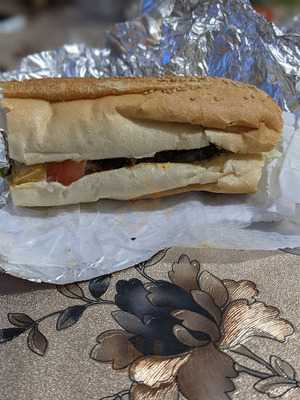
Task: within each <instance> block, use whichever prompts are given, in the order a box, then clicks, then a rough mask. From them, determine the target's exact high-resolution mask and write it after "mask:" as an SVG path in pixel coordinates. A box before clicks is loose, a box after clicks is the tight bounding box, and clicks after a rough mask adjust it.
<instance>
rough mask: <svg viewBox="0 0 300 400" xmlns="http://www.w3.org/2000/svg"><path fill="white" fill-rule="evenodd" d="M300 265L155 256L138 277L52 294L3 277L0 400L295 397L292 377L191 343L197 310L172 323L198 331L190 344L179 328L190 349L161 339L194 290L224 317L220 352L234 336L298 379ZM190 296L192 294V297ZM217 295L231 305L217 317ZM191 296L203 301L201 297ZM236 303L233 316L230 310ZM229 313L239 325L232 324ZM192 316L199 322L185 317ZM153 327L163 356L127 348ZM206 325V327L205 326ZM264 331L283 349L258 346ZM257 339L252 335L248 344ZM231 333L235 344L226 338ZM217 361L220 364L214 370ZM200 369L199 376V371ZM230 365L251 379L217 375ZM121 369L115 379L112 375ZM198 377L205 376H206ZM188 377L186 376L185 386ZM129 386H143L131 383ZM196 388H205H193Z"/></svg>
mask: <svg viewBox="0 0 300 400" xmlns="http://www.w3.org/2000/svg"><path fill="white" fill-rule="evenodd" d="M299 264H300V257H299V256H296V255H291V254H286V253H283V252H261V251H259V252H245V251H229V250H217V249H202V250H199V249H171V250H169V251H168V252H167V253H166V254H165V253H161V254H159V255H158V256H156V257H155V259H153V260H152V261H151V262H149V263H148V266H147V268H146V269H145V270H144V271H142V270H138V269H135V268H131V269H128V270H126V271H122V272H119V273H116V274H114V275H113V277H112V278H106V279H105V280H103V279H98V280H93V281H90V282H85V283H80V284H76V285H75V284H73V285H71V286H65V287H60V289H59V290H57V288H56V287H55V286H50V285H39V284H34V283H30V282H26V281H22V280H20V279H15V278H13V277H9V276H7V275H4V274H2V275H0V368H1V374H0V399H1V400H28V399H30V400H41V399H43V400H53V399H55V400H100V399H101V400H104V399H111V400H120V399H121V400H129V392H130V391H131V395H132V396H135V397H130V398H134V399H135V400H136V399H138V400H139V399H145V397H142V394H143V395H144V392H145V391H146V392H147V393H148V394H147V396H148V397H147V400H152V399H154V398H155V397H153V396H154V394H155V393H156V394H157V395H159V396H160V397H156V398H157V399H158V398H168V399H169V398H170V399H173V398H175V397H174V396H175V394H176V392H178V391H180V393H184V394H185V398H186V399H187V400H190V399H191V400H193V399H195V398H196V397H195V395H197V396H198V397H197V399H200V400H202V399H205V400H210V397H209V396H212V393H211V390H212V391H215V390H217V391H219V392H218V393H217V396H218V397H211V398H212V399H216V398H217V399H218V400H219V399H220V400H221V399H222V400H223V398H224V399H225V398H226V400H227V399H228V397H224V393H225V392H224V390H225V389H226V388H227V389H228V390H229V388H230V390H233V392H231V394H230V398H231V399H232V400H257V399H258V400H268V398H269V397H268V396H267V392H268V391H269V392H270V391H272V390H277V391H278V390H279V392H280V393H285V391H287V393H286V395H285V397H284V399H285V400H299V398H300V388H297V387H296V386H295V385H296V384H295V383H291V382H294V380H291V379H290V381H289V382H290V383H286V382H285V381H286V379H287V378H283V377H279V376H277V375H276V374H278V372H274V370H272V372H270V370H265V369H264V368H263V367H262V366H260V365H259V364H257V363H256V362H253V360H251V359H249V358H247V357H246V358H245V357H240V356H238V355H237V354H236V353H232V352H229V353H228V352H227V355H225V353H223V352H222V351H223V350H222V346H221V347H220V345H219V344H218V343H217V342H213V343H214V345H212V344H206V345H203V346H201V347H199V348H198V347H197V346H196V347H195V343H197V340H196V338H195V337H194V336H193V335H195V334H196V331H195V329H196V328H197V326H198V325H197V324H199V323H200V325H201V326H202V328H201V329H203V330H204V331H205V329H206V328H207V326H208V325H207V323H205V324H204V325H203V323H204V322H203V316H202V317H201V318H200V317H199V315H200V314H198V313H199V311H196V309H194V312H193V313H192V314H189V313H187V314H180V315H185V318H186V321H185V322H184V323H185V324H186V325H185V326H187V327H189V324H191V323H193V324H195V323H196V325H194V328H193V329H194V330H193V331H190V332H193V335H192V336H186V335H187V331H186V330H183V331H182V330H181V331H180V332H182V334H183V335H184V336H183V337H181V336H179V337H180V338H181V340H183V341H184V342H185V343H189V347H188V349H189V350H188V351H187V352H186V351H185V352H184V353H182V349H181V350H178V349H179V348H178V342H176V341H175V342H174V337H173V336H172V335H173V334H174V332H177V331H176V329H177V330H178V325H177V328H176V329H175V328H174V326H173V330H172V331H168V334H167V336H165V334H166V331H165V329H168V328H167V327H168V326H169V325H168V324H170V323H171V322H170V321H173V320H170V315H169V314H168V313H169V312H171V311H170V310H172V309H173V311H174V312H178V308H179V309H180V308H182V310H181V311H180V313H186V312H187V311H184V310H187V309H188V308H189V307H191V303H190V302H191V301H194V300H192V295H193V293H195V291H196V293H198V294H199V293H202V294H201V296H200V297H201V298H202V299H204V298H205V299H206V303H205V304H206V305H205V307H208V309H209V310H210V312H213V311H212V310H213V309H215V307H216V305H217V304H219V305H218V306H217V307H221V308H219V310H221V311H218V312H221V315H222V317H221V318H222V321H223V322H222V326H223V328H222V332H223V333H222V335H223V336H222V339H221V340H222V343H223V344H224V343H225V342H226V341H227V342H228V343H229V342H230V341H232V340H233V339H234V340H240V339H241V337H242V336H243V335H244V336H245V335H246V336H247V335H248V334H249V332H250V338H249V340H248V341H247V343H246V346H247V348H248V349H250V350H251V351H252V353H253V354H255V356H256V357H260V358H259V359H260V360H261V359H264V360H265V361H266V362H267V363H269V362H270V361H269V360H270V356H273V357H272V358H271V360H273V361H274V360H277V361H276V362H279V363H280V365H281V366H282V368H285V369H286V370H289V373H290V374H291V373H292V374H294V372H292V371H295V375H296V378H295V379H296V380H297V381H299V380H300V357H299V351H300V340H299V339H300V337H299V332H300V312H299V311H300V284H299V282H300V268H299ZM233 281H235V282H233ZM241 281H242V282H241ZM174 285H175V286H174ZM203 285H204V286H203ZM226 285H229V286H226ZM224 287H225V289H224ZM230 287H231V289H230V290H229V288H230ZM189 288H190V289H193V291H192V292H190V291H189V290H190V289H189ZM197 288H198V289H197ZM204 289H205V290H204ZM224 290H225V293H227V295H226V296H227V300H222V302H224V301H227V306H226V308H224V309H222V306H221V300H220V299H221V298H222V293H223V296H224ZM232 290H233V291H232ZM256 290H258V292H257V291H256ZM102 293H104V294H102ZM151 293H152V295H151ZM172 293H173V294H172ZM205 293H206V294H205ZM208 293H209V294H208ZM229 293H230V294H229ZM174 295H175V297H174ZM93 296H94V297H93ZM99 296H101V299H100V298H99ZM147 296H148V297H147ZM153 296H154V297H153ZM157 296H158V297H157ZM203 296H204V297H203ZM216 296H217V297H216ZM220 296H221V297H220ZM228 296H229V297H228ZM234 296H235V297H234ZM208 297H209V298H210V299H212V298H214V304H215V305H214V306H212V304H211V305H210V306H209V303H207V301H208V300H207V298H208ZM193 298H194V299H198V301H200V300H199V297H197V296H196V297H193ZM234 299H235V300H234ZM253 300H255V302H254V303H253V304H252V302H253ZM149 301H151V302H150V303H149ZM209 301H210V302H211V301H212V300H209ZM247 301H249V304H248V305H247ZM157 302H163V303H164V304H169V307H171V308H170V310H169V308H168V309H167V310H169V311H167V314H166V312H165V311H163V313H162V308H161V307H160V306H158V305H157ZM166 302H167V303H166ZM189 304H190V305H189ZM193 304H194V303H193ZM201 304H202V305H204V303H201ZM237 306H238V307H240V308H238V309H236V307H237ZM274 306H275V307H276V309H278V311H276V309H275V308H274ZM193 307H195V306H193ZM212 307H213V308H212ZM232 307H233V308H235V315H237V318H234V320H232V321H231V322H230V323H229V322H228V315H230V311H229V310H233V308H232ZM175 309H177V311H176V310H175ZM205 309H206V308H205ZM225 310H227V311H226V312H225ZM215 312H216V311H215ZM232 312H233V311H232ZM279 313H281V314H280V316H279ZM151 315H152V317H151ZM176 315H179V314H176ZM201 315H202V314H201ZM226 315H227V317H226ZM191 316H193V318H196V319H193V320H190V319H189V318H190V317H191ZM153 318H154V319H153ZM157 318H160V319H159V324H158V325H157V326H156V328H155V329H154V331H153V332H155V335H156V336H157V338H158V339H157V340H158V341H159V342H158V343H161V344H160V347H157V349H156V350H155V351H162V350H160V349H163V348H164V347H163V346H166V343H171V350H170V349H169V353H170V354H171V355H170V356H164V357H162V356H157V355H156V356H153V355H152V354H154V353H152V351H154V350H151V351H150V350H149V348H148V350H147V351H148V353H147V352H146V350H145V349H146V347H144V346H145V344H144V345H143V344H142V343H146V342H141V341H137V342H133V343H135V346H134V347H132V346H133V345H132V343H131V342H128V338H130V337H132V334H131V333H130V332H132V330H134V329H137V328H138V329H141V327H142V326H143V327H144V328H143V329H144V331H143V333H141V335H142V336H140V338H145V337H148V336H147V335H148V334H149V329H150V328H149V326H152V325H151V324H153V323H155V321H156V320H157ZM198 318H200V319H198ZM139 321H140V322H139ZM141 321H143V323H142V322H141ZM147 321H148V322H147ZM151 321H152V322H151ZM192 321H194V322H192ZM197 321H198V322H197ZM201 321H202V322H201ZM226 321H227V322H226ZM150 322H151V324H150V325H148V324H149V323H150ZM141 323H142V325H140V324H141ZM228 323H229V325H230V326H229V328H230V330H228ZM136 324H138V325H136ZM209 324H210V325H209V326H211V322H210V323H209ZM154 326H155V325H153V328H154ZM258 328H259V330H257V329H258ZM128 329H129V330H128ZM174 329H175V330H174ZM180 329H183V328H180ZM184 329H185V328H184ZM197 329H200V328H197ZM210 329H212V328H210ZM214 329H219V328H216V327H215V328H214ZM126 330H127V331H126ZM264 330H265V331H266V333H269V334H271V336H272V335H273V336H274V335H275V336H276V337H277V339H278V340H281V341H282V340H283V339H285V338H286V339H287V340H286V343H280V342H279V341H278V340H266V339H264V338H263V337H262V336H263V335H262V332H264ZM293 330H295V333H293ZM147 332H148V333H147ZM172 332H173V333H172ZM184 332H185V333H184ZM210 332H211V331H210ZM226 332H227V333H226ZM229 332H233V334H232V333H230V334H229ZM238 332H240V334H238ZM251 332H252V333H251ZM253 332H256V333H257V335H258V337H252V336H251V335H252V334H253ZM242 333H243V334H242ZM210 334H212V333H210ZM226 334H227V339H226ZM230 335H233V336H232V338H231V339H230V337H231V336H230ZM150 336H151V335H150ZM275 336H274V338H275ZM172 337H173V339H172ZM176 337H177V336H176ZM8 338H9V339H11V340H8ZM164 338H167V342H165V341H164V340H165V339H164ZM192 338H193V340H192V342H191V339H192ZM139 340H141V339H139ZM147 340H148V339H147ZM149 340H150V339H149ZM151 340H152V339H151ZM186 341H187V342H186ZM1 342H2V343H1ZM147 343H148V342H147ZM176 343H177V344H176ZM141 346H142V347H141ZM138 349H139V350H138ZM153 349H155V347H153ZM149 351H150V353H149ZM158 354H161V353H158ZM275 356H276V357H279V358H275ZM279 359H280V360H279ZM111 360H114V361H113V362H112V361H111ZM138 360H140V361H138ZM193 360H194V361H193ZM215 360H219V361H218V362H217V364H215ZM282 360H284V361H282ZM203 362H204V363H205V368H200V367H201V363H203ZM233 362H236V363H237V362H238V364H239V366H240V365H242V366H243V368H244V369H245V368H248V370H247V369H246V371H248V372H247V373H242V374H239V375H238V376H237V377H236V378H235V379H233V380H232V382H230V380H228V378H226V377H225V378H224V370H223V369H222V368H221V366H222V365H223V366H224V368H225V366H226V368H225V369H226V372H225V375H226V376H227V377H228V376H235V375H237V373H236V372H235V371H234V370H233ZM260 362H261V361H260ZM286 362H288V363H289V364H286ZM170 363H171V364H172V363H175V364H174V365H173V364H172V365H173V367H172V368H173V369H172V370H170V369H169V368H170V365H171V364H170ZM193 363H196V365H197V368H195V366H194V364H193ZM288 365H290V366H291V367H288ZM121 367H122V370H121V371H120V370H117V369H118V368H121ZM123 367H124V368H123ZM144 368H146V370H147V372H145V369H144ZM210 368H212V369H213V373H212V371H210ZM239 368H240V367H239ZM270 368H271V367H270ZM249 369H250V375H249ZM251 369H252V370H254V371H256V373H255V374H256V375H257V376H256V377H254V376H251ZM175 370H176V371H177V370H178V376H177V375H176V376H177V378H176V377H175V378H176V379H175V378H174V376H173V375H172V373H173V372H172V371H175ZM277 370H278V371H279V369H277ZM186 371H187V372H186ZM203 371H204V372H205V371H208V374H207V375H206V374H205V373H204V372H203ZM209 371H210V372H209ZM262 371H264V372H262ZM176 373H177V372H176ZM210 373H212V375H210ZM170 374H171V375H170ZM186 374H188V375H186ZM252 374H253V371H252ZM263 374H265V375H263ZM268 374H269V375H270V379H271V381H270V382H269V381H268V382H269V383H268V385H265V384H262V383H261V382H260V383H259V382H258V381H261V379H259V378H258V376H260V377H266V376H269V375H268ZM275 375H276V376H275ZM151 376H152V377H153V378H152V380H151V379H150V378H151ZM163 376H164V377H165V378H163ZM166 376H168V377H169V378H168V379H167V382H168V384H163V383H160V381H159V380H164V379H166ZM187 376H190V378H189V379H190V380H189V381H188V382H187V381H186V379H187ZM209 376H214V380H213V381H211V380H210V378H209ZM271 376H272V378H271ZM153 379H154V381H153ZM155 379H156V381H155ZM133 380H138V381H139V382H140V383H139V384H138V385H137V384H136V383H134V382H133ZM274 380H275V381H274ZM155 382H156V383H155ZM198 382H202V384H201V386H199V385H198ZM272 382H273V383H272ZM274 382H275V383H276V382H277V383H276V384H275V383H274ZM233 384H234V386H233ZM255 384H257V385H258V386H255ZM272 385H273V386H272ZM274 385H275V386H274ZM276 385H277V386H276ZM293 385H294V386H293ZM203 388H204V389H203ZM290 389H291V390H290ZM203 390H204V391H205V392H203ZM118 393H119V395H118V396H117V394H118ZM120 393H121V394H120ZM193 393H194V394H193ZM167 395H168V396H169V397H166V396H167ZM203 396H204V397H203ZM279 398H281V397H279ZM176 399H177V397H176ZM178 399H181V400H183V396H182V395H181V394H180V395H179V397H178Z"/></svg>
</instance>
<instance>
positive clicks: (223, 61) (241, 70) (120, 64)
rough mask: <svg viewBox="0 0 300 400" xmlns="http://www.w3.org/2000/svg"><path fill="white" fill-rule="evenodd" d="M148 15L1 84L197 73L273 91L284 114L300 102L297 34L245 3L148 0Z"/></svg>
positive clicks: (46, 57)
mask: <svg viewBox="0 0 300 400" xmlns="http://www.w3.org/2000/svg"><path fill="white" fill-rule="evenodd" d="M141 9H142V11H143V12H144V14H143V15H142V16H140V17H138V18H136V19H135V20H133V21H130V22H126V23H121V24H116V25H115V26H114V27H113V28H112V29H111V31H110V32H108V33H107V40H106V47H105V48H101V49H93V48H88V47H86V46H85V45H82V44H79V45H78V44H75V45H67V46H64V47H63V48H60V49H56V50H51V51H44V52H42V53H39V54H34V55H31V56H29V57H26V58H25V59H24V60H23V61H22V62H21V65H20V68H18V70H16V71H12V72H7V73H4V74H1V75H0V79H3V80H10V79H18V80H22V79H27V78H42V77H55V76H56V77H61V76H95V77H101V76H119V75H122V76H124V75H125V76H131V75H132V76H140V75H162V74H166V73H168V74H182V75H184V74H192V75H202V76H203V75H213V76H225V77H228V78H232V79H235V80H240V81H245V82H250V83H253V84H255V85H256V86H258V87H260V88H261V89H263V90H265V91H266V92H268V93H269V94H270V95H271V96H272V97H273V98H274V99H275V100H276V101H277V102H278V103H279V104H280V105H281V106H282V107H283V108H284V109H286V110H295V109H296V108H297V107H298V101H299V99H300V88H299V90H297V83H298V82H299V81H300V44H299V40H298V39H299V37H298V35H294V34H292V33H291V31H289V32H288V33H284V32H283V31H282V30H280V29H279V28H278V27H276V26H275V25H273V24H271V23H267V22H266V20H265V19H264V18H263V17H261V16H259V15H258V14H257V13H256V12H255V11H254V10H253V8H252V7H251V5H250V3H249V1H245V0H209V1H203V0H202V1H199V0H196V1H195V0H164V1H154V0H144V1H142V5H141Z"/></svg>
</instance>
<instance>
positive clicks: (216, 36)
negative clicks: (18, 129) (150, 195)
mask: <svg viewBox="0 0 300 400" xmlns="http://www.w3.org/2000/svg"><path fill="white" fill-rule="evenodd" d="M141 13H142V15H141V16H140V17H138V18H136V19H134V20H133V21H129V22H125V23H121V24H116V25H115V26H113V28H112V29H111V30H110V32H108V33H107V40H106V47H105V48H100V49H95V48H89V47H87V46H85V45H84V44H74V45H66V46H64V47H62V48H59V49H55V50H50V51H44V52H42V53H39V54H34V55H31V56H29V57H26V58H25V59H23V60H22V62H21V64H20V67H19V68H18V69H17V70H15V71H11V72H6V73H3V74H0V79H1V80H12V79H16V80H23V79H29V78H37V79H38V78H44V77H86V76H94V77H104V76H147V75H148V76H149V75H163V74H176V75H200V76H206V75H212V76H222V77H227V78H231V79H235V80H239V81H244V82H248V83H252V84H254V85H256V86H257V87H259V88H261V89H262V90H264V91H266V92H267V93H268V94H270V95H271V96H272V97H273V98H274V99H275V101H277V103H278V104H279V105H280V106H281V107H282V108H283V109H284V110H287V111H292V112H297V110H298V106H299V99H300V84H299V82H300V42H299V40H298V39H299V36H298V35H296V34H293V33H291V31H290V30H289V31H288V32H284V31H283V30H281V29H279V28H278V27H276V26H275V25H273V24H271V23H267V22H266V21H265V19H264V18H263V17H261V16H260V15H258V14H257V13H256V12H255V11H254V10H253V9H252V7H251V5H250V2H249V1H245V0H218V1H217V0H209V1H199V0H196V1H195V0H163V1H154V0H144V1H142V2H141ZM286 119H287V120H290V118H289V117H288V116H286ZM291 121H292V120H291ZM298 133H299V131H298ZM295 136H296V135H295V128H294V122H293V121H292V122H291V123H288V124H287V125H286V135H285V138H286V144H285V145H284V146H283V147H286V151H288V149H289V147H291V146H292V147H295V146H294V145H291V143H292V141H295ZM2 142H3V143H2ZM2 142H1V136H0V159H1V157H2V160H3V159H4V157H3V154H4V148H5V143H4V141H3V140H2ZM1 143H2V145H1ZM296 147H297V148H298V147H299V150H300V143H298V144H297V146H296ZM1 149H2V150H1ZM298 154H299V153H298ZM295 160H297V156H296V155H295V154H294V155H292V156H290V157H286V158H285V159H284V160H281V161H276V160H275V161H271V162H270V163H269V164H268V167H267V168H266V171H265V176H264V178H263V182H264V184H266V185H267V186H268V185H270V186H272V185H273V184H274V181H275V180H276V179H277V180H278V179H279V181H280V182H281V184H283V181H286V179H287V178H286V177H288V179H290V182H292V184H293V187H297V185H295V180H297V174H298V172H299V165H298V164H297V162H296V161H295ZM0 162H1V161H0ZM282 163H283V165H284V166H285V168H283V169H282V170H281V173H280V177H278V176H277V175H276V174H277V173H275V172H274V171H277V172H278V171H280V168H281V166H282ZM291 165H292V166H293V168H292V169H293V171H294V174H292V175H291V174H290V167H291ZM273 186H274V185H273ZM298 186H299V185H298ZM272 195H274V193H273V194H272ZM272 195H271V196H269V194H268V195H265V198H263V197H264V195H262V192H260V194H259V195H258V196H256V197H255V196H254V197H252V199H248V200H249V202H248V200H247V198H240V197H239V198H235V199H232V200H224V199H223V198H222V200H214V198H213V197H210V196H207V195H206V194H202V195H199V194H187V195H186V196H185V197H180V198H177V199H165V200H162V201H161V202H156V203H155V204H154V203H152V205H151V207H150V205H149V203H144V202H143V203H141V204H140V205H139V206H136V208H135V207H134V206H132V205H124V204H122V205H120V204H119V203H115V202H111V203H107V202H100V203H99V204H95V205H91V206H90V208H88V210H87V209H86V206H76V207H70V208H68V209H66V208H64V209H53V210H49V211H47V224H49V229H48V231H47V232H44V234H43V235H40V234H39V235H38V234H37V233H38V232H41V229H42V227H43V226H44V225H45V219H44V218H45V214H44V211H40V210H39V211H34V210H22V209H15V208H13V207H12V205H11V204H8V205H7V206H6V207H4V208H2V211H1V210H0V212H1V216H0V217H1V221H2V222H1V223H3V221H4V223H5V226H6V227H7V229H6V231H5V232H1V230H0V247H1V245H2V247H1V248H2V250H0V264H2V265H3V266H4V268H5V269H6V271H8V272H10V273H12V274H14V275H17V276H21V277H25V278H27V279H31V280H42V281H47V282H52V283H58V284H61V283H67V282H73V281H79V280H84V279H90V278H92V277H93V276H97V275H99V274H104V273H108V272H112V271H115V270H119V269H122V268H126V267H128V266H130V265H132V264H135V263H137V262H140V261H142V260H144V259H146V258H147V257H149V256H150V255H151V254H152V253H153V252H154V251H156V250H159V248H161V247H163V246H164V245H200V244H201V243H202V244H203V242H208V243H212V238H213V239H215V242H214V244H215V245H218V246H220V245H223V246H224V247H237V248H258V249H271V248H276V245H278V246H279V245H280V244H281V243H282V244H283V245H286V247H293V246H294V247H295V246H296V245H297V241H298V243H299V240H300V232H299V227H295V226H290V225H289V226H285V225H284V226H282V225H280V226H279V225H278V224H281V217H280V215H283V214H285V215H289V216H292V215H294V213H295V212H296V202H297V200H298V199H299V193H298V191H297V190H296V189H295V192H293V193H292V194H291V196H290V198H288V199H286V198H281V197H280V193H276V196H277V197H276V202H275V203H274V202H273V201H274V200H275V199H274V198H272ZM259 196H261V198H258V197H259ZM268 196H269V197H268ZM0 199H1V201H2V204H7V190H6V184H5V181H4V180H2V181H1V179H0ZM227 199H228V198H227ZM1 201H0V207H1ZM162 203H163V206H162ZM200 203H201V204H200ZM259 203H261V208H259V209H258V208H257V207H258V204H259ZM103 209H105V212H104V213H103V212H102V211H103ZM148 209H149V210H148ZM221 209H222V211H221ZM91 210H92V211H93V212H91ZM147 210H148V213H147ZM191 210H192V213H191ZM149 211H150V213H149ZM172 213H177V214H178V213H179V214H180V215H181V217H182V216H183V218H178V219H176V220H174V218H173V217H172V215H174V214H172ZM100 214H101V216H99V215H100ZM177 214H176V215H177ZM95 215H96V216H97V218H96V217H95ZM196 215H197V217H196ZM11 216H13V218H11ZM99 218H102V219H103V223H101V224H100V225H99V228H98V230H95V232H94V234H93V235H91V229H92V228H93V227H94V228H95V226H96V224H97V223H98V224H99ZM170 218H171V219H170ZM274 220H275V221H277V225H276V227H275V225H274V224H271V225H269V226H268V227H267V226H265V225H264V226H260V225H259V224H260V223H261V221H274ZM101 221H102V220H101ZM161 221H164V234H162V238H163V237H164V238H168V237H171V238H172V243H169V242H168V241H167V242H166V240H156V241H155V240H154V239H155V238H157V237H158V236H159V235H157V227H158V226H159V225H160V223H161ZM183 221H185V223H184V225H183ZM199 221H201V223H202V229H201V232H200V231H199V224H200V222H199ZM216 221H217V224H216ZM213 223H214V224H213ZM253 223H254V224H255V223H257V224H258V225H253ZM24 224H26V226H28V227H29V226H30V229H29V230H28V232H27V239H28V240H27V241H26V242H24V243H23V242H22V240H23V238H24V235H23V232H22V229H21V227H22V226H23V227H24V226H25V225H24ZM224 224H227V225H224ZM251 224H252V225H251ZM108 226H109V227H110V228H111V229H107V227H108ZM246 226H248V227H249V228H248V230H245V229H244V228H245V227H246ZM65 227H66V229H65ZM101 227H102V228H101ZM103 227H105V229H103ZM221 227H222V228H221ZM266 232H268V233H267V235H266ZM53 233H55V240H53ZM118 234H119V235H118ZM51 235H52V236H51ZM116 235H118V236H117V238H116ZM79 236H80V237H79ZM200 236H201V237H200ZM116 239H117V240H116ZM117 249H118V251H117ZM84 254H89V255H90V258H88V259H85V257H84ZM95 254H98V256H97V257H94V258H93V255H95ZM36 260H38V261H39V263H37V261H36ZM62 260H63V261H62Z"/></svg>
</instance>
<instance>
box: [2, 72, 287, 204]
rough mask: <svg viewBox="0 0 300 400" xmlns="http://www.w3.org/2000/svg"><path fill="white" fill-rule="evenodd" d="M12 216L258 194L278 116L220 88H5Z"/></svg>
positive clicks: (136, 84) (140, 81)
mask: <svg viewBox="0 0 300 400" xmlns="http://www.w3.org/2000/svg"><path fill="white" fill-rule="evenodd" d="M0 86H1V87H2V89H3V95H4V101H3V103H4V106H5V107H6V108H7V110H8V114H7V131H8V132H7V138H8V147H9V156H10V158H11V160H12V169H11V172H10V174H11V176H10V178H9V181H10V189H11V194H12V199H13V201H14V203H15V204H16V205H17V206H24V207H32V206H58V205H66V204H76V203H88V202H94V201H98V200H100V199H115V200H131V199H153V198H158V197H163V196H169V195H172V194H177V193H183V192H190V191H207V192H214V193H235V194H245V193H254V192H255V191H257V187H258V183H259V181H260V178H261V174H262V169H263V167H264V163H265V161H264V159H265V153H268V152H270V151H271V150H273V149H274V147H275V146H276V144H277V142H278V139H279V137H280V135H281V132H282V124H283V123H282V112H281V110H280V108H279V107H278V106H277V105H276V104H275V103H274V101H273V100H272V99H271V98H270V97H269V96H268V95H267V94H265V93H264V92H262V91H260V90H258V89H257V88H255V87H253V86H249V85H245V84H242V83H237V82H233V81H230V80H227V79H221V78H195V77H168V78H113V79H112V78H103V79H96V78H74V79H73V78H68V79H65V78H55V79H54V78H52V79H51V78H49V79H37V80H26V81H23V82H16V81H12V82H3V83H2V84H0Z"/></svg>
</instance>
